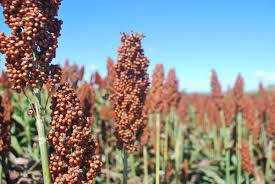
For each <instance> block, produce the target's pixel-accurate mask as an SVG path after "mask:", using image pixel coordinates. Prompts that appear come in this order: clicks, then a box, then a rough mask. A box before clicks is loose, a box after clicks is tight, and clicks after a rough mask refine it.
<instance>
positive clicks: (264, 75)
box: [256, 70, 275, 83]
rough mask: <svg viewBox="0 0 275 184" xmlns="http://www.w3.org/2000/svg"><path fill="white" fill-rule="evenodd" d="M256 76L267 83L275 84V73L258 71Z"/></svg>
mask: <svg viewBox="0 0 275 184" xmlns="http://www.w3.org/2000/svg"><path fill="white" fill-rule="evenodd" d="M256 76H257V77H258V78H259V79H260V80H261V81H263V82H265V83H274V82H275V73H274V72H266V71H263V70H258V71H256Z"/></svg>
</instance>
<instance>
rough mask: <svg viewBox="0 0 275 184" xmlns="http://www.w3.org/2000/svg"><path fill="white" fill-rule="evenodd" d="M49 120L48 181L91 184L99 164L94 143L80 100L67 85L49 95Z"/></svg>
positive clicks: (95, 143)
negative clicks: (50, 99)
mask: <svg viewBox="0 0 275 184" xmlns="http://www.w3.org/2000/svg"><path fill="white" fill-rule="evenodd" d="M51 109H52V114H51V116H52V121H51V123H50V125H51V129H50V132H49V134H48V141H49V143H50V146H51V149H52V153H51V154H50V173H51V177H52V181H53V182H54V183H56V184H59V183H60V184H61V183H92V181H93V179H94V177H95V176H96V175H97V174H98V173H99V172H100V168H101V166H102V162H101V160H100V158H99V156H97V155H96V149H97V147H98V143H97V141H96V140H95V139H93V138H91V135H90V133H91V130H90V127H89V123H88V122H87V120H86V117H85V116H84V113H83V111H82V108H81V105H80V101H79V99H78V98H77V96H76V93H75V92H74V90H73V89H72V88H70V87H69V86H68V83H66V84H65V85H61V86H60V87H59V89H58V90H57V94H55V95H53V96H52V106H51Z"/></svg>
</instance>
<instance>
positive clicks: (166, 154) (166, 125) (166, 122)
mask: <svg viewBox="0 0 275 184" xmlns="http://www.w3.org/2000/svg"><path fill="white" fill-rule="evenodd" d="M168 122H169V119H168V118H167V119H166V121H165V137H164V149H163V157H164V162H167V160H168V146H169V145H168V144H169V143H168V141H169V123H168Z"/></svg>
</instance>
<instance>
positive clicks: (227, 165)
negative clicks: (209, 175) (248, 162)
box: [225, 150, 230, 183]
mask: <svg viewBox="0 0 275 184" xmlns="http://www.w3.org/2000/svg"><path fill="white" fill-rule="evenodd" d="M225 167H226V168H225V169H226V170H225V178H226V183H230V150H226V166H225Z"/></svg>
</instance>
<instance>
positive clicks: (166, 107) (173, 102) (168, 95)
mask: <svg viewBox="0 0 275 184" xmlns="http://www.w3.org/2000/svg"><path fill="white" fill-rule="evenodd" d="M178 83H179V82H178V79H177V77H176V71H175V69H174V68H172V69H170V70H169V73H168V76H167V78H166V80H165V83H164V89H163V113H164V114H165V115H167V114H168V113H169V111H170V109H171V108H172V109H174V110H175V109H176V108H177V105H178V102H179V97H180V95H179V91H178Z"/></svg>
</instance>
